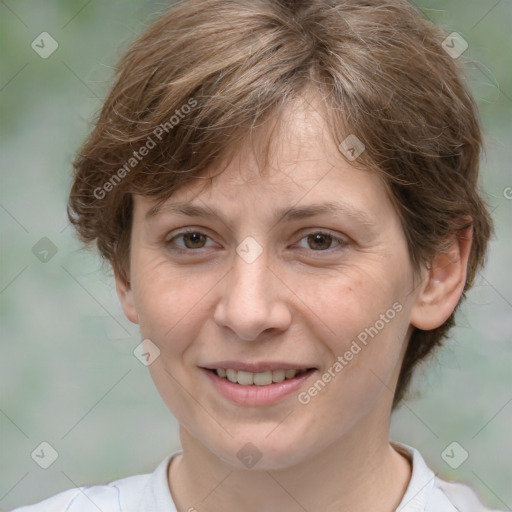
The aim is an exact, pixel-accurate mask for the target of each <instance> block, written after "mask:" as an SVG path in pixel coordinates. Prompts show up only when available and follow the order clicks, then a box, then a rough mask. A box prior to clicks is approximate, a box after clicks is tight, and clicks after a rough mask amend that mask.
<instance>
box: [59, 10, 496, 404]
mask: <svg viewBox="0 0 512 512" xmlns="http://www.w3.org/2000/svg"><path fill="white" fill-rule="evenodd" d="M445 38H446V34H445V33H444V31H443V30H442V29H441V28H439V27H437V26H436V25H434V24H432V23H431V22H430V21H428V20H426V19H425V18H424V17H423V16H422V14H421V13H420V12H419V11H418V10H417V9H416V7H414V5H413V4H411V3H410V2H408V1H406V0H366V1H362V0H338V1H329V0H310V1H302V2H294V1H287V0H184V1H181V2H178V3H177V4H176V5H174V6H172V8H171V9H170V10H169V11H168V12H166V13H164V14H163V15H162V16H161V17H160V18H159V19H158V20H157V21H156V22H155V23H153V24H152V25H150V26H149V28H148V29H147V30H146V31H145V32H144V33H143V34H142V35H141V36H140V37H139V38H138V39H137V40H136V41H135V42H134V43H133V44H132V45H131V47H130V48H129V49H128V51H127V52H126V54H125V55H124V56H123V57H122V59H121V60H120V63H119V65H118V68H117V79H116V81H115V83H114V85H113V87H112V89H111V91H110V93H109V95H108V97H107V99H106V101H105V103H104V106H103V109H102V110H101V112H100V114H99V117H98V119H97V122H96V124H95V126H94V129H93V130H92V132H91V134H90V136H89V137H88V139H87V140H86V142H85V144H84V145H83V147H82V148H81V151H80V152H79V154H78V156H77V158H76V160H75V162H74V182H73V185H72V189H71V193H70V198H69V204H68V216H69V219H70V221H71V223H72V224H73V225H74V226H75V228H76V230H77V232H78V236H79V238H80V240H81V241H82V242H84V243H85V244H90V243H92V242H94V241H96V244H97V247H98V249H99V252H100V254H101V255H102V256H103V257H104V258H105V260H106V261H108V262H110V263H111V265H112V267H113V269H114V270H115V272H116V273H118V274H119V275H120V276H121V277H123V278H124V279H125V280H126V281H128V275H129V272H128V269H129V248H130V235H131V222H132V207H133V203H132V194H134V193H136V194H142V195H149V196H153V197H154V198H155V199H158V200H159V201H164V200H166V199H168V198H169V197H170V196H171V194H172V193H173V192H174V191H176V190H177V189H178V188H179V187H180V186H182V185H183V184H185V183H187V182H189V181H191V180H192V179H194V178H197V177H199V176H202V175H204V171H205V169H207V168H209V167H210V166H211V165H212V164H213V163H214V162H218V161H219V159H220V158H221V157H223V156H225V155H226V154H227V152H228V151H229V150H230V148H235V147H238V143H240V142H241V141H243V140H244V139H245V138H246V137H248V136H249V135H250V134H251V133H253V132H254V130H255V129H256V128H257V127H259V126H261V125H262V123H263V122H265V121H266V120H269V119H275V118H277V117H278V116H279V114H280V112H282V111H283V108H284V107H285V106H286V105H289V104H290V102H292V101H293V100H294V99H296V98H298V97H299V96H300V95H302V94H303V93H304V91H305V89H306V88H309V89H313V90H316V91H317V92H318V93H319V94H320V96H321V97H322V98H323V101H324V103H325V106H326V108H325V117H326V122H327V123H329V126H330V127H331V128H332V131H333V134H334V135H335V137H336V140H339V141H340V142H341V141H342V140H343V139H344V138H345V137H347V135H348V134H354V135H355V136H356V137H357V138H358V139H359V140H360V141H362V143H363V144H364V145H365V147H366V150H365V151H364V152H363V153H362V154H361V155H360V157H359V158H358V161H357V162H352V164H354V163H357V164H358V165H363V166H365V167H367V168H372V169H375V172H380V173H381V174H382V176H383V177H384V179H385V183H386V186H387V188H388V190H389V192H390V196H391V199H392V200H393V201H394V204H395V207H396V208H397V212H398V214H399V215H400V218H401V221H402V226H403V229H404V232H405V235H406V237H407V242H408V248H409V253H410V257H411V261H412V262H413V265H414V268H415V269H419V266H420V264H428V262H429V261H431V259H432V257H433V256H434V255H435V254H436V253H437V252H439V251H441V250H442V247H443V243H444V242H446V240H447V239H448V238H449V237H450V236H453V235H454V234H457V233H459V232H460V231H461V230H463V229H464V228H466V227H467V226H468V223H467V220H468V218H471V219H472V220H471V223H472V228H473V231H472V236H473V240H472V248H471V254H470V257H469V263H468V275H467V282H466V286H465V290H464V293H463V298H464V297H465V291H466V290H467V289H469V288H470V286H471V285H472V283H473V280H474V278H475V275H476V272H477V271H478V270H479V268H480V267H481V266H482V265H483V262H484V257H485V253H486V247H487V242H488V240H489V237H490V235H491V234H492V230H493V226H492V220H491V218H490V215H489V213H488V211H487V208H486V205H485V203H484V201H483V199H482V197H481V195H480V192H479V190H478V184H477V180H478V167H479V156H480V150H481V145H482V137H481V131H480V126H479V121H478V114H477V109H476V106H475V103H474V101H473V99H472V97H471V95H470V93H469V92H468V88H467V86H466V85H465V84H464V78H463V76H462V75H461V72H460V70H459V69H458V66H457V65H456V62H455V61H454V59H452V57H450V56H449V55H448V53H447V52H446V51H445V49H444V48H443V46H442V42H443V40H444V39H445ZM185 106H187V108H185ZM143 147H145V148H146V150H143V149H142V148H143ZM141 153H144V155H142V154H141ZM130 159H132V160H130ZM453 325H454V313H453V314H452V315H451V317H450V318H449V319H448V320H447V321H446V322H445V323H444V324H443V325H442V326H440V327H438V328H437V329H434V330H431V331H422V330H419V329H415V330H414V332H413V334H412V336H411V339H410V340H409V344H408V347H407V352H406V354H405V358H404V361H403V364H402V368H401V373H400V376H399V380H398V385H397V389H396V391H395V397H394V402H393V407H396V405H397V404H398V402H399V401H400V400H401V399H402V398H403V396H404V393H405V392H406V390H407V387H408V384H409V381H410V378H411V375H412V371H413V369H414V367H415V366H416V365H417V363H418V362H420V361H421V360H422V359H424V358H425V357H426V356H427V355H428V354H429V353H430V352H431V351H432V350H433V349H434V348H435V347H436V346H440V345H441V343H442V340H443V338H444V337H445V336H446V335H447V333H448V331H449V329H450V328H451V327H452V326H453Z"/></svg>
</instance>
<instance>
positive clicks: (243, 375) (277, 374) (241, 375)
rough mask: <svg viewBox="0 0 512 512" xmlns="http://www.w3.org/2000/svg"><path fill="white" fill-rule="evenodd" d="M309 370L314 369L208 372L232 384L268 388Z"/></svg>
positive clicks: (219, 370) (224, 369)
mask: <svg viewBox="0 0 512 512" xmlns="http://www.w3.org/2000/svg"><path fill="white" fill-rule="evenodd" d="M310 370H314V368H299V369H287V370H285V369H279V370H268V371H265V372H248V371H244V370H234V369H232V368H216V369H214V370H210V371H212V372H214V373H215V374H216V375H217V376H219V377H220V378H221V379H226V380H228V381H229V382H232V383H233V384H240V385H241V386H269V385H271V384H275V383H279V382H283V381H285V380H291V379H294V378H296V377H298V376H300V375H303V374H304V373H307V372H308V371H310Z"/></svg>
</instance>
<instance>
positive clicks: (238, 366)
mask: <svg viewBox="0 0 512 512" xmlns="http://www.w3.org/2000/svg"><path fill="white" fill-rule="evenodd" d="M201 368H206V369H208V370H216V369H217V368H225V369H227V368H230V369H231V370H237V371H243V372H251V373H259V372H272V371H275V370H306V369H311V368H312V367H311V366H309V365H307V364H302V363H285V362H282V361H260V362H254V363H244V362H241V361H218V362H216V363H211V364H205V365H201Z"/></svg>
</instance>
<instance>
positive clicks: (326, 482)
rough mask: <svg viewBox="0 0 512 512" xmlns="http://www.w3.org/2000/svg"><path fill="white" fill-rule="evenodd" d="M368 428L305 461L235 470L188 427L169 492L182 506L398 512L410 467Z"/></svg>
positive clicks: (228, 510) (184, 511)
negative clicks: (269, 467)
mask: <svg viewBox="0 0 512 512" xmlns="http://www.w3.org/2000/svg"><path fill="white" fill-rule="evenodd" d="M368 430H369V432H371V431H372V429H371V428H369V429H368ZM369 432H365V431H362V430H361V428H358V429H357V431H356V429H354V430H353V431H352V432H350V433H348V434H347V435H345V436H344V437H343V439H342V440H340V441H338V442H337V443H334V444H333V445H329V446H328V447H327V448H326V449H324V450H321V451H319V452H317V453H315V455H314V456H312V457H309V458H307V459H305V460H303V461H302V463H301V464H300V465H295V466H291V467H287V468H285V469H278V470H268V471H267V470H258V469H257V465H256V466H255V467H254V468H253V469H250V470H249V469H243V470H240V469H238V468H234V467H233V466H231V465H229V464H226V463H225V462H224V461H223V460H221V459H220V458H218V457H217V456H216V455H215V454H213V453H212V452H211V451H210V450H208V449H207V448H206V447H205V446H204V445H202V444H201V443H199V442H198V441H197V440H196V439H195V438H194V437H192V436H191V435H190V434H189V432H187V431H186V430H184V429H182V430H181V432H180V434H181V440H182V446H183V454H182V455H180V456H179V457H177V458H175V459H174V460H173V463H172V464H171V467H170V470H169V480H170V482H171V485H170V488H171V493H172V495H173V499H174V501H175V503H176V506H177V509H178V511H179V512H189V511H194V510H195V509H197V510H200V511H201V512H214V511H218V510H223V511H224V512H235V511H240V510H244V511H248V512H253V511H254V512H256V511H261V510H277V509H278V508H279V509H283V510H287V511H288V510H290V511H295V510H297V511H304V510H307V511H308V512H320V511H322V512H335V511H339V510H375V509H378V510H381V511H383V512H384V511H389V512H392V511H394V510H395V509H396V508H397V507H398V505H399V504H400V501H401V499H402V497H403V495H404V493H405V490H406V489H407V485H408V483H409V480H410V476H411V466H410V463H409V461H408V460H407V459H406V458H405V456H403V455H401V454H399V453H398V452H397V451H396V450H395V449H394V448H393V447H392V446H391V445H390V444H389V441H388V438H387V432H386V436H381V437H375V436H371V435H369ZM373 432H375V429H373ZM299 449H300V448H299Z"/></svg>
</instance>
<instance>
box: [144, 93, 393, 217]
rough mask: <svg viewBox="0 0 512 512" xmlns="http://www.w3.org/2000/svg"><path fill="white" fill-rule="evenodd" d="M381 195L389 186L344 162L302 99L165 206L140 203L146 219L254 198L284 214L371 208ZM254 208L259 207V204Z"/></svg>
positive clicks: (317, 113) (320, 116)
mask: <svg viewBox="0 0 512 512" xmlns="http://www.w3.org/2000/svg"><path fill="white" fill-rule="evenodd" d="M382 193H385V184H384V182H383V180H382V178H381V176H380V175H379V173H376V172H374V171H370V170H368V169H364V168H361V167H354V166H352V165H351V164H350V163H349V162H348V161H347V160H345V159H344V158H343V156H342V155H341V153H340V149H339V144H338V142H337V141H336V140H335V137H334V136H333V134H332V132H331V130H330V129H329V126H328V124H327V123H326V121H325V108H324V105H323V104H322V103H321V100H320V99H319V97H318V96H315V95H311V94H310V95H307V96H303V97H300V98H298V99H297V100H296V101H295V102H294V103H293V104H290V105H289V106H288V107H287V108H286V109H284V110H283V111H282V112H281V114H280V115H279V116H278V117H274V118H272V119H270V120H269V121H268V122H267V123H266V124H265V125H262V126H260V127H259V128H258V129H257V130H255V132H254V133H253V135H252V136H250V137H248V138H247V139H246V140H245V141H244V143H243V144H240V145H239V146H238V147H234V148H231V153H230V154H229V156H227V157H225V158H224V159H221V160H219V161H218V162H216V163H215V164H214V165H212V166H210V167H209V168H208V169H205V171H204V173H202V174H201V175H200V176H196V177H194V178H193V179H191V180H190V181H189V182H187V183H185V184H184V185H182V186H181V187H180V188H178V189H177V190H175V191H174V192H173V194H172V195H171V197H169V198H168V199H167V200H166V201H165V203H164V204H162V202H158V201H156V200H153V199H152V198H150V197H147V196H144V197H142V196H138V197H137V199H136V203H139V204H140V207H142V209H143V210H145V211H144V213H145V216H146V217H153V216H155V215H156V214H158V213H160V212H161V211H162V210H165V207H164V206H165V205H169V204H172V203H181V204H183V203H186V202H192V201H193V200H194V199H197V200H199V201H202V200H206V201H208V200H209V201H213V202H214V203H216V205H217V206H219V207H222V206H226V205H228V204H230V203H233V202H236V200H237V198H238V199H239V200H241V201H242V200H244V199H247V195H248V194H254V195H257V196H259V197H260V198H265V199H267V200H268V198H269V197H272V198H273V199H274V200H275V201H277V202H279V203H281V204H282V205H283V208H282V210H283V211H284V210H285V209H286V205H288V207H289V206H291V205H292V204H296V203H298V202H302V201H303V200H304V201H306V202H310V203H311V202H312V201H314V202H315V204H317V205H318V204H320V202H322V201H323V202H325V203H330V204H331V206H332V204H333V203H334V202H335V201H336V200H337V199H344V202H345V203H346V204H347V205H349V204H350V203H357V202H360V203H361V201H362V202H363V203H367V202H368V201H367V200H368V198H369V197H368V196H372V197H371V198H370V199H373V201H374V203H376V204H377V203H378V197H377V196H379V195H381V194H382ZM365 198H366V200H364V199H365ZM197 200H196V201H195V202H196V203H197V202H198V201H197ZM275 201H274V202H275ZM260 204H261V206H262V207H263V203H260ZM252 206H253V207H257V202H256V203H255V204H253V205H252ZM328 208H329V206H328V207H327V209H326V211H328ZM189 210H190V209H189ZM203 213H205V212H203Z"/></svg>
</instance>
